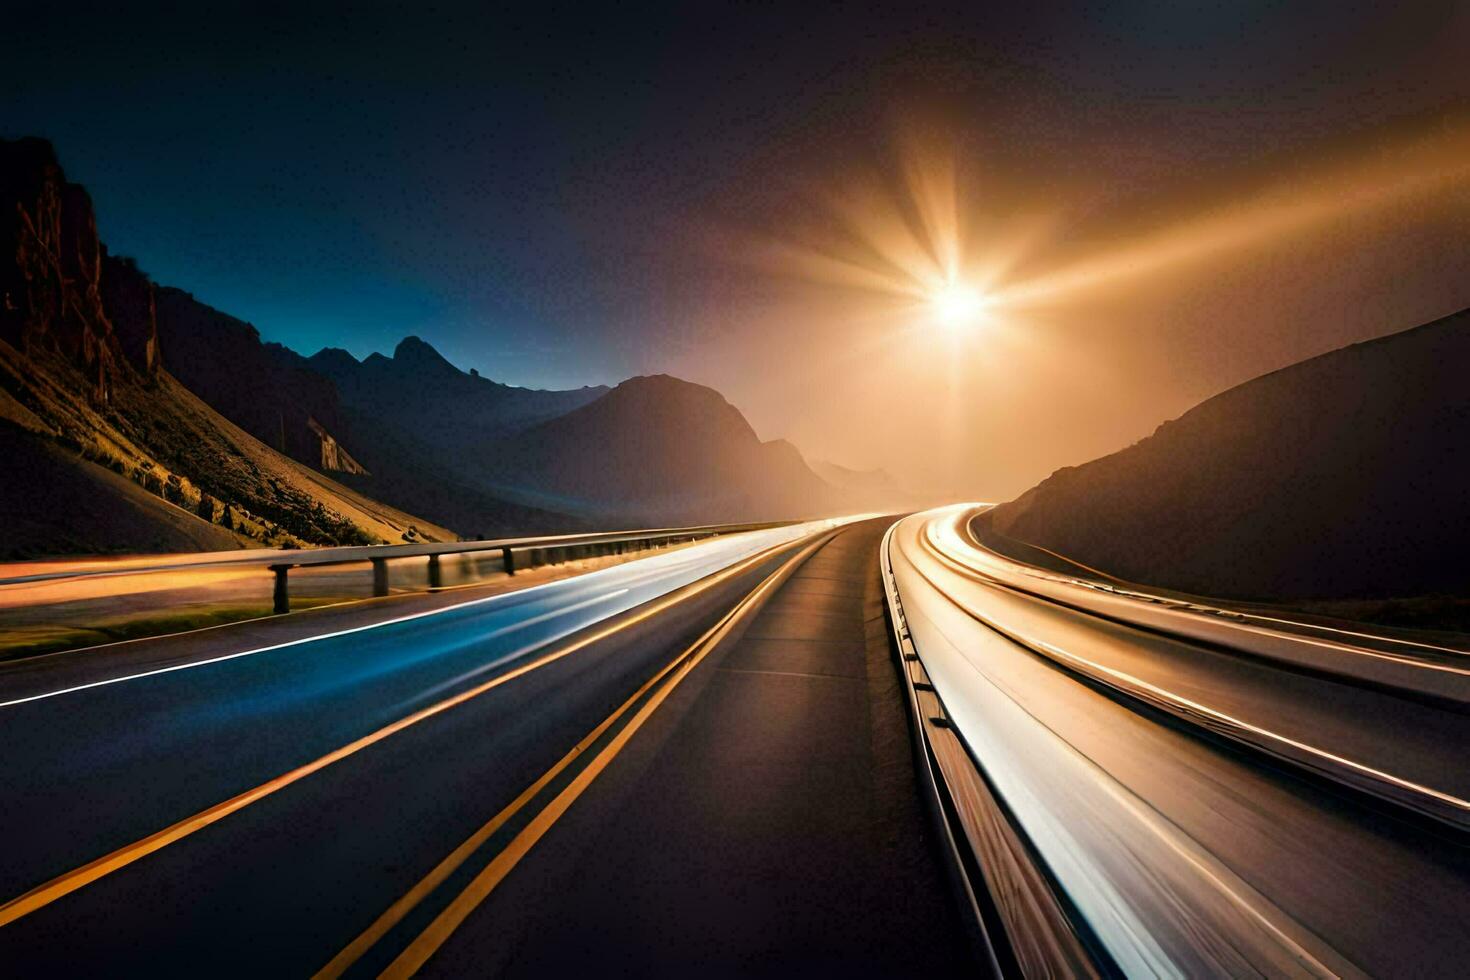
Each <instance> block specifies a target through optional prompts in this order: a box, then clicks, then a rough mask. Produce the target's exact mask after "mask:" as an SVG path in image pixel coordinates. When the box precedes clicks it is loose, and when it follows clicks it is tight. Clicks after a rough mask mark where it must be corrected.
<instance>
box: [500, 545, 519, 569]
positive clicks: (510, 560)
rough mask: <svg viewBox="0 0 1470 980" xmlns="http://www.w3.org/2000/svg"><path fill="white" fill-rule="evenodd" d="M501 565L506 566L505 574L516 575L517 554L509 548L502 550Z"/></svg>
mask: <svg viewBox="0 0 1470 980" xmlns="http://www.w3.org/2000/svg"><path fill="white" fill-rule="evenodd" d="M500 563H501V564H502V565H504V566H505V574H507V575H514V574H515V573H516V553H515V552H514V551H511V550H510V549H509V548H501V549H500Z"/></svg>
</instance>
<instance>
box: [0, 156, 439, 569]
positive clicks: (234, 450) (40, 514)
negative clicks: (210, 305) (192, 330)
mask: <svg viewBox="0 0 1470 980" xmlns="http://www.w3.org/2000/svg"><path fill="white" fill-rule="evenodd" d="M0 198H3V200H0V294H3V303H0V428H5V429H6V431H5V445H6V446H7V447H8V448H9V449H10V450H11V454H10V455H8V456H7V459H6V462H7V481H8V484H9V485H8V487H7V490H6V494H5V505H6V510H5V513H4V517H5V520H6V521H7V523H8V524H9V525H10V526H11V527H13V528H15V529H16V534H15V535H14V536H13V537H12V538H11V539H9V541H8V543H7V544H6V545H5V548H6V549H8V551H10V552H11V553H16V554H22V553H23V554H26V555H31V554H39V553H61V552H74V551H116V550H134V549H136V548H139V547H152V545H151V544H148V543H146V542H155V541H156V542H158V544H159V545H160V546H163V547H176V546H177V547H187V546H188V545H187V542H188V541H198V542H202V543H207V544H208V546H210V547H215V546H219V545H221V544H223V543H225V542H226V541H228V542H234V543H240V544H248V543H257V542H258V543H273V544H285V545H299V544H343V543H365V542H370V541H377V540H386V541H400V540H403V539H404V536H405V535H406V534H407V535H408V536H410V537H430V538H436V539H442V538H449V537H452V533H451V532H449V531H447V530H446V529H444V528H442V527H438V526H435V525H434V524H432V523H431V522H429V521H425V520H423V519H421V518H417V517H413V516H411V515H409V514H407V513H404V512H403V511H400V510H397V509H394V508H391V507H385V506H383V505H380V504H377V503H375V502H373V501H371V500H369V499H367V498H365V497H363V496H362V495H361V494H359V493H357V492H355V491H353V490H351V489H348V488H347V487H343V486H341V485H340V484H337V483H334V482H333V481H331V480H329V479H327V478H326V477H325V476H322V475H321V474H320V473H317V472H314V471H313V470H311V469H310V468H308V467H306V466H303V465H301V464H300V463H298V462H296V461H293V460H291V459H289V458H288V457H286V456H285V455H283V454H281V453H279V452H277V451H275V450H272V449H270V448H269V447H267V446H265V445H263V444H262V443H261V442H260V441H259V440H257V439H255V438H254V437H253V436H251V435H250V434H249V433H247V432H245V431H244V430H242V429H241V428H239V427H238V426H235V425H234V424H232V423H231V422H229V421H227V420H226V419H225V418H224V417H222V416H221V415H220V414H219V413H218V412H216V411H215V410H214V409H213V408H211V407H210V406H209V405H207V404H205V403H204V402H203V401H201V400H200V399H199V398H198V397H196V396H195V394H193V393H192V392H190V391H189V390H188V389H187V388H185V387H184V386H183V385H181V384H180V383H179V382H178V381H177V380H176V379H175V378H174V377H173V376H172V375H171V374H170V372H169V370H168V369H167V368H166V366H165V365H166V363H167V359H168V354H167V348H166V345H165V344H164V343H163V342H162V341H161V340H160V336H159V331H158V321H157V309H158V306H159V293H160V291H159V290H157V289H156V287H155V286H154V285H153V283H152V282H150V281H149V280H148V279H147V277H146V276H145V275H143V273H141V272H140V271H139V270H138V269H137V267H136V265H135V264H133V263H131V262H129V261H128V260H125V259H119V258H116V257H114V256H111V255H109V254H108V252H107V250H106V248H105V247H104V246H103V245H102V243H101V242H100V241H99V240H98V237H97V230H96V224H95V218H94V215H93V210H92V204H91V200H90V199H89V197H88V196H87V193H86V191H85V190H84V189H83V188H81V187H80V186H79V185H77V184H71V183H68V182H67V181H66V179H65V176H64V175H63V173H62V171H61V168H60V166H59V165H58V164H57V162H56V158H55V154H54V152H53V151H52V149H51V146H50V144H48V143H46V142H45V141H42V140H34V139H28V140H17V141H0ZM165 305H166V304H165ZM68 462H70V464H71V465H70V467H68V465H67V464H68ZM98 467H100V468H101V469H103V470H106V471H110V472H111V473H112V474H113V475H115V476H119V477H122V478H124V479H126V480H127V481H129V482H130V483H132V484H133V485H134V486H135V487H137V488H141V490H143V491H144V492H145V493H147V494H149V495H151V496H152V497H153V498H155V501H144V500H142V498H140V497H138V495H137V493H136V492H134V490H133V488H123V487H121V486H120V484H119V483H118V481H117V480H114V479H111V478H110V477H106V476H103V475H102V474H101V473H99V472H97V468H98ZM104 498H116V499H104ZM83 514H86V515H91V516H90V517H88V518H87V519H85V520H84V519H82V518H81V517H80V516H78V515H83ZM89 527H90V528H91V531H90V532H88V531H86V530H85V529H86V528H89ZM20 529H24V534H22V533H21V530H20ZM221 534H223V535H224V537H221ZM140 542H144V543H140Z"/></svg>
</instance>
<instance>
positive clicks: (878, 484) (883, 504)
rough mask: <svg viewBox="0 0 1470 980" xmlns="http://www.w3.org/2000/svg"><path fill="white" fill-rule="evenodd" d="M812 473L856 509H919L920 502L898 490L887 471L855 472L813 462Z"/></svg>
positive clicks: (834, 465) (908, 492)
mask: <svg viewBox="0 0 1470 980" xmlns="http://www.w3.org/2000/svg"><path fill="white" fill-rule="evenodd" d="M811 467H812V472H813V473H815V474H816V475H817V476H819V477H821V479H822V480H823V481H825V482H826V483H828V484H830V485H831V486H833V487H835V488H837V489H838V490H839V491H841V492H842V493H843V494H844V496H845V497H846V498H847V499H848V500H849V501H851V503H852V505H853V506H854V507H855V508H858V509H862V510H874V511H880V510H886V511H894V512H897V511H901V510H912V509H915V508H917V507H918V506H919V501H920V498H919V497H918V496H917V495H915V494H914V493H912V492H910V491H908V490H906V489H904V488H903V487H901V486H899V485H898V483H897V482H896V481H895V480H894V479H893V476H892V475H891V474H890V473H889V472H888V471H887V470H884V469H875V470H854V469H850V468H848V467H846V466H839V465H838V464H836V463H831V462H828V461H826V460H821V459H817V460H813V461H812V464H811Z"/></svg>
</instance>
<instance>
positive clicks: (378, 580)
mask: <svg viewBox="0 0 1470 980" xmlns="http://www.w3.org/2000/svg"><path fill="white" fill-rule="evenodd" d="M372 562H373V596H374V597H375V598H376V597H378V596H385V595H387V594H388V559H386V558H374V559H372Z"/></svg>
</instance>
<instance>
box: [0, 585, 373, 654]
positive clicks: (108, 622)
mask: <svg viewBox="0 0 1470 980" xmlns="http://www.w3.org/2000/svg"><path fill="white" fill-rule="evenodd" d="M342 601H344V600H343V598H342V597H331V596H319V597H295V596H293V597H292V599H291V608H292V610H293V611H294V610H298V609H310V608H313V607H315V606H325V605H330V604H332V603H334V602H342ZM269 615H271V604H270V603H269V602H263V603H262V602H257V603H213V604H207V605H198V606H189V607H188V608H185V609H176V610H167V611H157V612H145V613H137V614H134V615H131V616H116V617H112V618H110V619H101V620H98V621H96V622H91V623H88V624H87V625H85V626H82V625H76V624H71V623H46V624H38V625H34V626H3V627H0V661H4V660H17V659H19V658H21V657H34V656H36V655H37V654H42V653H59V652H61V651H63V650H75V649H77V648H79V647H90V646H96V645H98V644H100V643H117V642H118V641H120V640H136V639H139V638H141V637H145V636H166V635H168V634H170V633H183V632H185V631H187V630H194V629H201V628H203V627H206V626H222V625H224V624H225V623H238V622H241V621H243V620H247V619H259V618H261V617H264V616H269Z"/></svg>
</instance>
